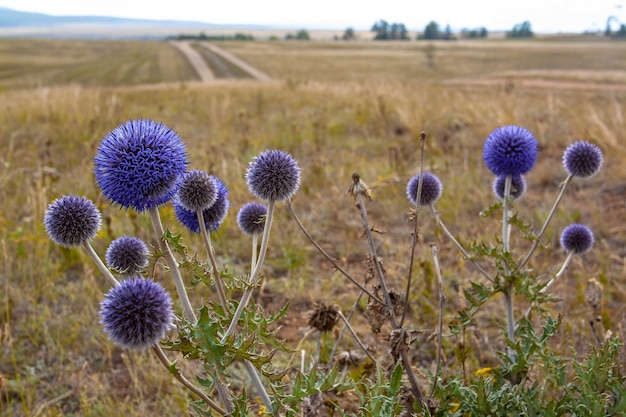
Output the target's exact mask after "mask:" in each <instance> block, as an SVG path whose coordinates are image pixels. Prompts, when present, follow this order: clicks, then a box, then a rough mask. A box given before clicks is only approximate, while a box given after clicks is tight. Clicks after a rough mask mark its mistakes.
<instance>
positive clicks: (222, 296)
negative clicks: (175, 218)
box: [196, 209, 228, 309]
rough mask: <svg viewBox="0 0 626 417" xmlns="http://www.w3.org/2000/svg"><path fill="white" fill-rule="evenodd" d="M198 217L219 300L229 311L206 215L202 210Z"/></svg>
mask: <svg viewBox="0 0 626 417" xmlns="http://www.w3.org/2000/svg"><path fill="white" fill-rule="evenodd" d="M196 213H197V216H198V224H199V225H200V234H201V235H202V240H203V241H204V247H205V248H206V253H207V256H208V258H209V261H210V262H211V269H212V272H213V281H214V282H215V289H216V292H217V298H218V300H219V302H220V305H221V306H222V307H223V308H225V309H228V300H227V298H226V291H224V284H223V283H222V277H221V276H220V271H219V269H218V268H217V261H216V260H215V254H214V253H213V245H211V235H210V234H209V233H208V231H207V230H206V225H205V224H204V214H203V213H202V209H199V210H197V212H196Z"/></svg>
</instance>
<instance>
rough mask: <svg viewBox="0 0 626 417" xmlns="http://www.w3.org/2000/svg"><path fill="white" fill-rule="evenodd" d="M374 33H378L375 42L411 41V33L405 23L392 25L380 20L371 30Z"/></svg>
mask: <svg viewBox="0 0 626 417" xmlns="http://www.w3.org/2000/svg"><path fill="white" fill-rule="evenodd" d="M371 31H372V32H376V35H374V40H378V41H381V40H382V41H384V40H402V41H404V40H409V31H408V30H407V28H406V26H405V25H404V23H391V24H389V23H388V22H387V21H385V20H379V21H378V22H376V23H374V25H373V26H372V29H371Z"/></svg>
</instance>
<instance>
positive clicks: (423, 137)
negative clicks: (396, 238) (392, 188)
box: [400, 132, 426, 327]
mask: <svg viewBox="0 0 626 417" xmlns="http://www.w3.org/2000/svg"><path fill="white" fill-rule="evenodd" d="M425 140H426V133H424V132H422V133H421V134H420V169H419V180H418V181H417V197H416V198H415V208H414V210H415V211H414V219H413V221H414V222H415V223H414V224H413V240H412V242H411V258H410V259H409V272H408V277H407V280H406V289H405V290H404V306H405V308H404V310H402V314H401V315H400V327H402V325H403V324H404V318H405V316H406V311H407V308H406V306H407V305H409V293H410V292H411V277H412V276H413V264H414V263H415V246H417V241H418V240H419V236H418V233H419V228H418V223H419V222H418V214H419V208H420V201H421V199H422V186H423V183H424V141H425Z"/></svg>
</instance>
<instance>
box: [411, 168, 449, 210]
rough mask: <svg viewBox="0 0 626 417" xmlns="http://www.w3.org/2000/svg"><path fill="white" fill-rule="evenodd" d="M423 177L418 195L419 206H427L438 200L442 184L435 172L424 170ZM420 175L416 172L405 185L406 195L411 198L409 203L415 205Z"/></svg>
mask: <svg viewBox="0 0 626 417" xmlns="http://www.w3.org/2000/svg"><path fill="white" fill-rule="evenodd" d="M423 175H424V179H423V180H422V195H421V196H420V206H428V205H431V204H433V203H434V202H435V201H437V200H439V197H441V192H442V191H443V185H442V184H441V180H440V179H439V177H437V176H436V175H435V174H431V173H430V172H424V173H423ZM419 180H420V175H419V174H417V175H415V176H414V177H413V178H411V179H410V180H409V182H408V183H407V185H406V195H407V197H409V200H411V203H413V204H414V205H415V203H416V202H417V188H418V186H419Z"/></svg>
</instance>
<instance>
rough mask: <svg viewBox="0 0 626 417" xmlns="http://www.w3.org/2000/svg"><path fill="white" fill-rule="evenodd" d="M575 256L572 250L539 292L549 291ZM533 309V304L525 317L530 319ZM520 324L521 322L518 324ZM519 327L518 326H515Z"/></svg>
mask: <svg viewBox="0 0 626 417" xmlns="http://www.w3.org/2000/svg"><path fill="white" fill-rule="evenodd" d="M573 257H574V252H570V253H568V254H567V258H565V261H563V265H561V267H560V268H559V270H558V271H557V273H556V274H554V276H553V277H552V278H550V281H548V283H547V284H546V286H545V287H543V288H542V289H541V290H540V291H539V293H541V294H543V293H544V292H546V291H548V289H550V287H551V286H552V285H554V283H555V282H556V280H557V279H559V277H560V276H561V275H563V272H565V270H566V269H567V267H568V266H569V264H570V263H571V262H572V258H573ZM531 310H532V306H531V307H528V310H526V313H524V317H525V318H526V319H528V318H529V317H530V312H531ZM518 326H519V324H518ZM515 328H516V329H517V326H516V327H515Z"/></svg>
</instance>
